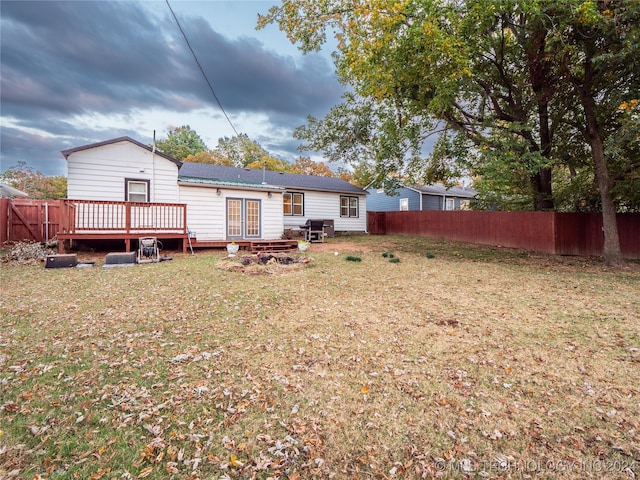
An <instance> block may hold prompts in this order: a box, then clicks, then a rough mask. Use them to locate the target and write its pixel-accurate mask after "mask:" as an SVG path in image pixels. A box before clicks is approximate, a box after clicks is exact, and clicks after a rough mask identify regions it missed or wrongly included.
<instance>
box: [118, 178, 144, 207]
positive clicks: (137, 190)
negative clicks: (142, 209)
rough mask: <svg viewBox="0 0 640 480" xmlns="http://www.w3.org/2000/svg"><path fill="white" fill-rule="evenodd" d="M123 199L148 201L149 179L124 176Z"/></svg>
mask: <svg viewBox="0 0 640 480" xmlns="http://www.w3.org/2000/svg"><path fill="white" fill-rule="evenodd" d="M124 199H125V201H127V202H148V201H149V180H136V179H132V178H126V179H125V181H124Z"/></svg>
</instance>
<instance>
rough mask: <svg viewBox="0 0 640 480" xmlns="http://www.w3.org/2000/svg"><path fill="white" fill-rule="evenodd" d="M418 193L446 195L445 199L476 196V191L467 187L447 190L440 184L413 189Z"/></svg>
mask: <svg viewBox="0 0 640 480" xmlns="http://www.w3.org/2000/svg"><path fill="white" fill-rule="evenodd" d="M414 189H415V190H418V191H419V192H422V193H426V194H430V195H446V196H447V197H459V198H473V197H475V196H476V195H477V193H478V192H477V191H475V190H474V189H473V188H469V187H451V188H447V187H445V186H444V185H442V184H441V183H434V184H433V185H424V186H422V187H414Z"/></svg>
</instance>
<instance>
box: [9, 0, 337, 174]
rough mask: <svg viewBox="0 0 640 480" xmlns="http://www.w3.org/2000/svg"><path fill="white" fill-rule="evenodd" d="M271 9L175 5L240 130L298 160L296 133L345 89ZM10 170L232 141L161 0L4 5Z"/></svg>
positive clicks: (246, 4) (54, 170) (256, 4)
mask: <svg viewBox="0 0 640 480" xmlns="http://www.w3.org/2000/svg"><path fill="white" fill-rule="evenodd" d="M274 3H276V2H270V1H238V0H236V1H217V0H208V1H200V2H194V1H187V0H170V4H171V7H172V9H173V11H174V13H175V15H176V16H177V18H178V21H179V22H180V25H181V26H182V28H183V30H184V31H185V34H186V35H187V38H188V39H189V42H190V44H191V47H192V48H193V50H194V51H195V53H196V56H197V57H198V60H199V62H200V64H201V65H202V67H203V69H204V71H205V73H206V75H207V77H208V79H209V82H210V83H211V85H212V86H213V89H214V91H215V93H216V95H217V97H218V99H219V100H220V102H221V104H222V106H223V108H224V110H225V111H226V113H227V115H228V117H229V118H230V119H231V123H232V124H233V127H235V130H236V131H237V132H239V133H246V134H247V135H248V136H249V138H251V139H252V140H255V141H257V142H258V143H259V144H260V145H262V147H263V148H264V149H265V150H267V151H268V152H269V153H270V154H271V155H273V156H276V157H279V158H283V159H286V160H295V159H297V158H298V157H299V156H300V155H301V154H303V155H309V154H308V153H305V152H300V151H298V150H297V147H298V145H299V142H298V141H297V140H295V139H294V138H293V137H292V135H291V134H292V131H293V130H294V129H295V128H296V127H297V126H299V125H302V124H305V123H306V117H307V115H314V116H316V117H323V116H324V115H325V114H326V113H327V112H328V110H329V109H330V108H331V107H332V106H334V105H336V104H338V103H340V99H341V95H342V92H343V89H342V87H341V85H340V84H339V83H338V81H337V80H336V78H335V75H334V68H333V64H332V62H331V60H330V58H329V54H328V52H327V53H320V54H314V55H306V56H303V55H302V54H301V53H299V52H298V50H297V49H296V47H295V46H293V45H291V44H290V43H289V41H288V40H287V39H286V37H285V35H284V34H283V33H282V32H280V31H279V30H278V28H277V26H275V25H271V26H269V27H267V28H266V29H264V30H260V31H256V30H255V26H256V22H257V14H258V13H263V14H264V13H266V12H267V10H268V9H269V7H270V6H271V5H273V4H274ZM0 9H1V11H0V18H1V20H0V22H1V25H0V32H1V33H0V35H1V38H0V45H1V52H0V54H1V56H0V60H1V70H0V76H1V84H0V95H1V97H0V98H1V108H2V110H1V124H0V134H1V138H0V150H1V165H0V169H1V171H4V170H6V169H7V168H10V167H12V166H14V165H16V164H17V163H18V162H19V161H24V162H26V163H27V165H28V166H30V167H32V168H34V169H35V170H39V171H41V172H42V173H44V174H45V175H66V163H65V161H64V159H63V158H62V156H61V154H60V151H61V150H64V149H66V148H70V147H76V146H80V145H86V144H89V143H93V142H99V141H103V140H108V139H111V138H116V137H120V136H124V135H128V136H130V137H132V138H134V139H136V140H139V141H141V142H143V143H147V144H150V143H151V142H152V141H153V132H154V130H155V132H156V137H157V138H158V139H161V138H166V135H167V133H168V131H169V130H170V129H173V128H175V127H178V126H181V125H190V126H191V128H192V129H194V130H195V131H196V132H197V133H198V134H199V135H200V136H201V137H202V139H203V140H204V142H205V143H206V144H207V146H208V147H209V148H214V147H216V146H217V144H218V139H219V138H222V137H232V136H234V135H235V132H234V129H233V128H232V126H231V125H230V124H229V122H228V121H227V120H226V118H225V116H224V113H223V112H222V111H221V109H220V107H219V106H218V104H217V102H216V100H215V98H214V96H213V95H212V93H211V91H210V90H209V87H208V85H207V83H206V81H205V79H204V78H203V76H202V74H201V72H200V70H199V68H198V66H197V64H196V62H195V60H194V58H193V56H192V54H191V52H190V51H189V49H188V47H187V44H186V43H185V41H184V39H183V37H182V34H181V33H180V30H179V29H178V26H177V25H176V23H175V21H174V19H173V16H172V15H171V11H170V9H169V7H168V6H167V4H166V2H165V1H164V0H162V1H124V2H111V1H108V2H107V1H7V0H2V2H0Z"/></svg>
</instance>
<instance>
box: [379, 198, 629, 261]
mask: <svg viewBox="0 0 640 480" xmlns="http://www.w3.org/2000/svg"><path fill="white" fill-rule="evenodd" d="M617 222H618V233H619V236H620V248H621V250H622V255H623V256H624V257H625V258H632V259H637V258H640V214H638V213H623V214H618V215H617ZM367 230H368V231H369V233H371V234H372V235H418V236H423V237H438V238H445V239H449V240H455V241H460V242H469V243H477V244H481V245H495V246H503V247H512V248H522V249H525V250H532V251H537V252H545V253H552V254H557V255H584V256H601V255H602V254H603V248H604V237H603V233H602V215H601V214H598V213H555V212H485V211H482V212H480V211H439V210H438V211H436V210H429V211H409V212H406V211H404V212H367Z"/></svg>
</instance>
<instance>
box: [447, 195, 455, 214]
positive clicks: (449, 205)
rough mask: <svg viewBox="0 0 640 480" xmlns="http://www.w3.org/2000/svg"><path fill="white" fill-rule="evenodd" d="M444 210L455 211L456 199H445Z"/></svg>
mask: <svg viewBox="0 0 640 480" xmlns="http://www.w3.org/2000/svg"><path fill="white" fill-rule="evenodd" d="M444 209H445V210H447V211H449V210H455V209H456V199H455V198H446V199H445V208H444Z"/></svg>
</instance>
